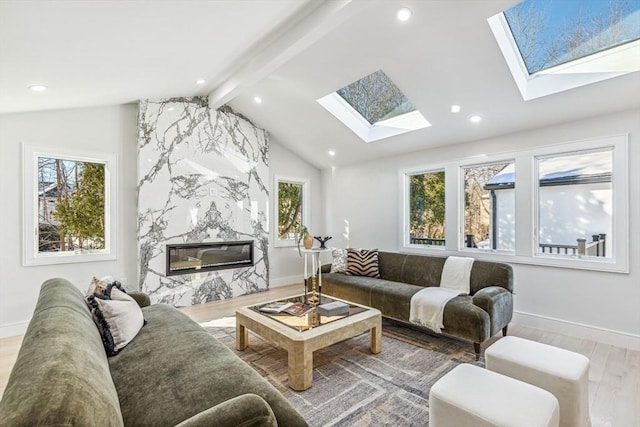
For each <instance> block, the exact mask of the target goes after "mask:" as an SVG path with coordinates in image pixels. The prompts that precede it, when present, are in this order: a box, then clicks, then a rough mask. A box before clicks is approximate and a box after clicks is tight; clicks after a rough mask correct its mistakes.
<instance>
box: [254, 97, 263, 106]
mask: <svg viewBox="0 0 640 427" xmlns="http://www.w3.org/2000/svg"><path fill="white" fill-rule="evenodd" d="M253 100H254V101H255V103H256V104H262V98H260V97H259V96H254V97H253Z"/></svg>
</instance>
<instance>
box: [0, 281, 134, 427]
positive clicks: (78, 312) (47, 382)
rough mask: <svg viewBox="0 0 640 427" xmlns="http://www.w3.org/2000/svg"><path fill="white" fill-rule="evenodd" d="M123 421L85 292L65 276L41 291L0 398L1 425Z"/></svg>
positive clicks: (109, 422)
mask: <svg viewBox="0 0 640 427" xmlns="http://www.w3.org/2000/svg"><path fill="white" fill-rule="evenodd" d="M97 420H99V421H100V424H102V425H109V426H121V425H123V423H122V415H121V412H120V404H119V401H118V395H117V394H116V389H115V386H114V384H113V381H112V379H111V375H110V372H109V364H108V362H107V356H106V354H105V352H104V347H103V346H102V340H101V339H100V334H99V333H98V330H97V328H96V325H95V324H94V323H93V319H92V318H91V313H90V312H89V308H88V307H87V305H86V304H85V301H84V295H83V294H82V292H81V291H80V290H79V289H78V288H76V287H75V286H74V285H72V284H71V283H69V282H68V281H66V280H65V279H51V280H47V281H46V282H45V283H44V284H43V285H42V289H41V291H40V297H39V299H38V302H37V304H36V308H35V312H34V315H33V317H32V319H31V322H30V323H29V327H28V328H27V332H26V334H25V337H24V341H23V342H22V346H21V348H20V352H19V354H18V358H17V360H16V363H15V365H14V367H13V370H12V371H11V376H10V377H9V381H8V383H7V387H6V389H5V391H4V395H3V398H2V401H1V402H0V425H3V426H13V425H75V426H89V425H95V424H96V421H97Z"/></svg>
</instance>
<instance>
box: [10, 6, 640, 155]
mask: <svg viewBox="0 0 640 427" xmlns="http://www.w3.org/2000/svg"><path fill="white" fill-rule="evenodd" d="M515 3H516V1H515V0H487V1H483V0H442V1H438V0H431V1H424V0H406V1H400V0H327V1H324V0H306V1H303V0H228V1H226V0H216V1H192V0H176V1H157V2H156V1H154V2H121V1H101V2H75V1H73V2H71V1H70V2H62V1H6V0H5V1H2V2H0V113H11V112H21V111H34V110H47V109H56V108H75V107H85V106H96V105H112V104H120V103H128V102H134V101H135V100H137V99H143V98H152V99H154V98H165V97H175V96H194V95H201V96H206V95H208V96H209V100H210V103H211V105H212V106H214V107H216V106H219V105H222V104H223V103H229V104H231V106H232V107H234V108H235V109H236V110H238V111H240V112H242V113H243V114H245V115H246V116H247V117H249V118H250V119H252V120H253V121H254V122H255V123H256V124H258V125H259V126H261V127H263V128H265V129H267V130H268V131H269V132H270V133H271V135H272V138H273V139H274V140H276V141H278V142H279V143H281V144H282V145H284V146H286V147H288V148H289V149H290V150H292V151H293V152H295V153H297V154H298V155H300V156H301V157H302V158H304V159H306V160H307V161H309V162H310V163H312V164H314V165H316V166H317V167H319V168H327V167H330V166H340V165H346V164H351V163H357V162H361V161H364V160H368V159H374V158H379V157H384V156H389V155H393V154H397V153H407V152H411V151H415V150H420V149H425V148H431V147H437V146H442V145H449V144H456V143H461V142H465V141H473V140H479V139H483V138H487V137H491V136H495V135H502V134H508V133H512V132H517V131H521V130H524V129H530V128H536V127H540V126H546V125H551V124H556V123H562V122H567V121H571V120H576V119H580V118H585V117H590V116H595V115H599V114H606V113H610V112H615V111H621V110H626V109H630V108H638V107H640V96H638V93H640V73H639V72H635V73H631V74H628V75H626V76H621V77H617V78H614V79H610V80H606V81H603V82H599V83H596V84H592V85H588V86H584V87H581V88H577V89H572V90H569V91H565V92H561V93H557V94H554V95H550V96H546V97H543V98H539V99H535V100H531V101H526V102H525V101H523V100H522V97H521V96H520V93H519V92H518V88H517V87H516V84H515V82H514V80H513V77H512V76H511V74H510V72H509V69H508V67H507V65H506V63H505V61H504V59H503V57H502V54H501V52H500V50H499V48H498V45H497V43H496V40H495V38H494V37H493V35H492V33H491V30H490V28H489V25H488V24H487V19H488V18H489V17H491V16H493V15H495V14H496V13H498V12H500V11H501V10H504V9H506V8H508V7H510V6H512V5H513V4H515ZM400 7H408V8H409V9H410V10H411V11H412V12H413V14H412V17H411V19H410V20H409V21H407V22H400V21H398V20H397V19H396V16H395V15H396V11H397V10H398V9H399V8H400ZM379 69H382V70H383V71H384V72H385V73H386V74H387V75H388V76H389V77H390V78H391V79H392V80H393V81H394V82H395V84H396V85H397V86H398V87H399V88H400V89H401V90H402V91H403V92H404V94H405V95H406V96H407V97H408V98H409V100H410V101H411V102H412V103H413V105H415V106H416V107H417V108H418V110H420V112H421V113H422V114H423V115H424V116H425V117H426V118H427V120H428V121H429V122H430V123H431V124H432V126H431V127H428V128H425V129H421V130H417V131H414V132H409V133H406V134H403V135H399V136H394V137H391V138H387V139H383V140H380V141H377V142H373V143H369V144H367V143H364V142H363V141H362V140H361V139H360V138H359V137H357V136H356V135H355V134H354V133H352V132H351V131H350V130H349V129H348V128H346V127H345V126H344V125H343V124H342V123H340V122H339V121H338V120H336V119H335V118H334V117H333V116H332V115H331V114H330V113H328V112H327V111H326V110H325V109H324V108H323V107H321V106H320V105H319V104H318V103H317V102H316V100H317V99H319V98H321V97H323V96H325V95H327V94H329V93H331V92H333V91H335V90H337V89H339V88H341V87H343V86H345V85H347V84H349V83H351V82H353V81H355V80H357V79H359V78H361V77H363V76H365V75H367V74H370V73H372V72H374V71H376V70H379ZM198 79H204V80H206V82H205V83H204V84H201V85H198V84H196V83H195V82H196V80H198ZM33 84H44V85H47V86H48V90H47V91H45V92H41V93H34V92H32V91H30V90H29V89H28V86H30V85H33ZM255 97H260V98H261V99H262V103H259V104H258V103H256V102H255V100H254V98H255ZM452 104H458V105H460V106H461V112H460V113H451V111H450V108H451V105H452ZM474 114H477V115H480V116H481V117H482V118H483V120H482V122H480V123H475V124H474V123H470V122H469V120H468V119H469V117H470V116H471V115H474ZM514 146H517V141H516V140H514ZM329 150H334V151H335V152H336V155H335V156H333V157H331V156H329V155H328V151H329Z"/></svg>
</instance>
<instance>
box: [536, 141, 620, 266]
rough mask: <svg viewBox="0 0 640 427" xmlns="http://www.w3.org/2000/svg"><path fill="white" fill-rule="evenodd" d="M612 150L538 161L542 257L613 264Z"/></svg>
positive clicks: (539, 248)
mask: <svg viewBox="0 0 640 427" xmlns="http://www.w3.org/2000/svg"><path fill="white" fill-rule="evenodd" d="M612 150H613V149H612V148H607V149H606V150H602V151H601V150H598V151H583V152H578V153H568V154H559V155H551V156H540V157H537V158H536V165H537V171H538V172H537V182H538V191H537V193H538V203H537V205H538V245H537V248H536V249H537V250H536V254H537V255H551V256H580V257H589V256H594V257H606V258H611V243H610V242H609V239H610V238H611V237H612V236H611V230H612V220H613V217H612V215H613V186H612V161H613V157H612V154H613V151H612ZM607 249H608V250H607Z"/></svg>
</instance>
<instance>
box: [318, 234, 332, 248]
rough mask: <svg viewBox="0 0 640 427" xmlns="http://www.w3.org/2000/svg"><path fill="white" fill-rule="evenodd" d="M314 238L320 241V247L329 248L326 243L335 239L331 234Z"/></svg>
mask: <svg viewBox="0 0 640 427" xmlns="http://www.w3.org/2000/svg"><path fill="white" fill-rule="evenodd" d="M313 238H314V239H316V240H317V241H318V242H320V249H327V247H326V246H325V245H324V244H325V243H327V242H328V241H329V240H331V239H333V237H331V236H326V237H322V236H313Z"/></svg>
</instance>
